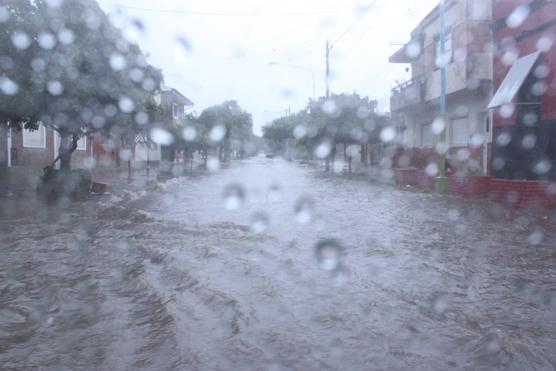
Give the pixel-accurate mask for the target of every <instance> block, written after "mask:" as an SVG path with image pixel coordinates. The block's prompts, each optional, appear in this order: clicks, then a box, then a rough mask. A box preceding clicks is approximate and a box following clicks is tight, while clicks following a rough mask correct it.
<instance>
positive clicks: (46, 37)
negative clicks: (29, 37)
mask: <svg viewBox="0 0 556 371" xmlns="http://www.w3.org/2000/svg"><path fill="white" fill-rule="evenodd" d="M37 41H38V43H39V45H40V47H41V48H43V49H47V50H49V49H52V48H53V47H54V46H55V45H56V39H55V38H54V35H52V34H51V33H48V32H41V33H40V34H39V36H38V38H37Z"/></svg>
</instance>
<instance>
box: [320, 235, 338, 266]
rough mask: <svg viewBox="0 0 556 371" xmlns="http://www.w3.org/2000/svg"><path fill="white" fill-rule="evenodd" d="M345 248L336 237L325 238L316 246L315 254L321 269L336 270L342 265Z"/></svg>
mask: <svg viewBox="0 0 556 371" xmlns="http://www.w3.org/2000/svg"><path fill="white" fill-rule="evenodd" d="M342 254H343V248H342V245H341V244H340V243H339V242H338V241H337V240H335V239H332V238H329V239H323V240H320V241H319V242H317V244H316V246H315V255H316V258H317V262H318V264H319V267H320V268H321V269H324V270H326V271H334V270H336V269H338V268H339V267H340V264H341V261H342Z"/></svg>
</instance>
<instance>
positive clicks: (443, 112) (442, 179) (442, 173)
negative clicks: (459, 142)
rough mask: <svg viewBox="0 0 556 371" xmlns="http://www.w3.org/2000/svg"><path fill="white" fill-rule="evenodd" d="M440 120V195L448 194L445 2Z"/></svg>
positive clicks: (442, 2)
mask: <svg viewBox="0 0 556 371" xmlns="http://www.w3.org/2000/svg"><path fill="white" fill-rule="evenodd" d="M439 11H440V58H439V59H438V60H439V62H440V119H441V120H442V126H443V127H442V131H441V132H440V148H439V161H438V166H439V175H438V177H437V178H436V190H437V191H438V192H439V193H444V192H446V189H447V186H448V180H447V179H446V151H448V146H447V144H446V126H447V125H448V120H447V117H446V63H447V62H448V60H447V58H446V55H445V54H446V4H445V0H440V5H439Z"/></svg>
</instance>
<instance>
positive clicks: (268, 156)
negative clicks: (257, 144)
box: [266, 153, 274, 158]
mask: <svg viewBox="0 0 556 371" xmlns="http://www.w3.org/2000/svg"><path fill="white" fill-rule="evenodd" d="M266 158H274V153H267V154H266Z"/></svg>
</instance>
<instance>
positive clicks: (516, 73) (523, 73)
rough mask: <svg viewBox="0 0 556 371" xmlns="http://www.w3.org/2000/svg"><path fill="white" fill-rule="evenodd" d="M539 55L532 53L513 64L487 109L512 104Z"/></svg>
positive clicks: (539, 53)
mask: <svg viewBox="0 0 556 371" xmlns="http://www.w3.org/2000/svg"><path fill="white" fill-rule="evenodd" d="M540 55H541V52H534V53H531V54H528V55H526V56H524V57H521V58H519V59H517V60H516V61H515V62H514V64H513V65H512V67H511V68H510V70H509V71H508V73H507V74H506V77H505V78H504V81H502V84H500V86H499V87H498V90H497V91H496V94H494V97H493V98H492V100H491V101H490V103H489V104H488V108H496V107H499V106H502V105H504V104H508V103H511V102H512V100H513V99H514V97H515V95H516V94H517V92H518V91H519V89H520V88H521V86H522V85H523V82H524V81H525V79H526V78H527V75H529V73H530V72H531V69H532V68H533V66H534V65H535V63H536V62H537V60H538V59H539V56H540Z"/></svg>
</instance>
